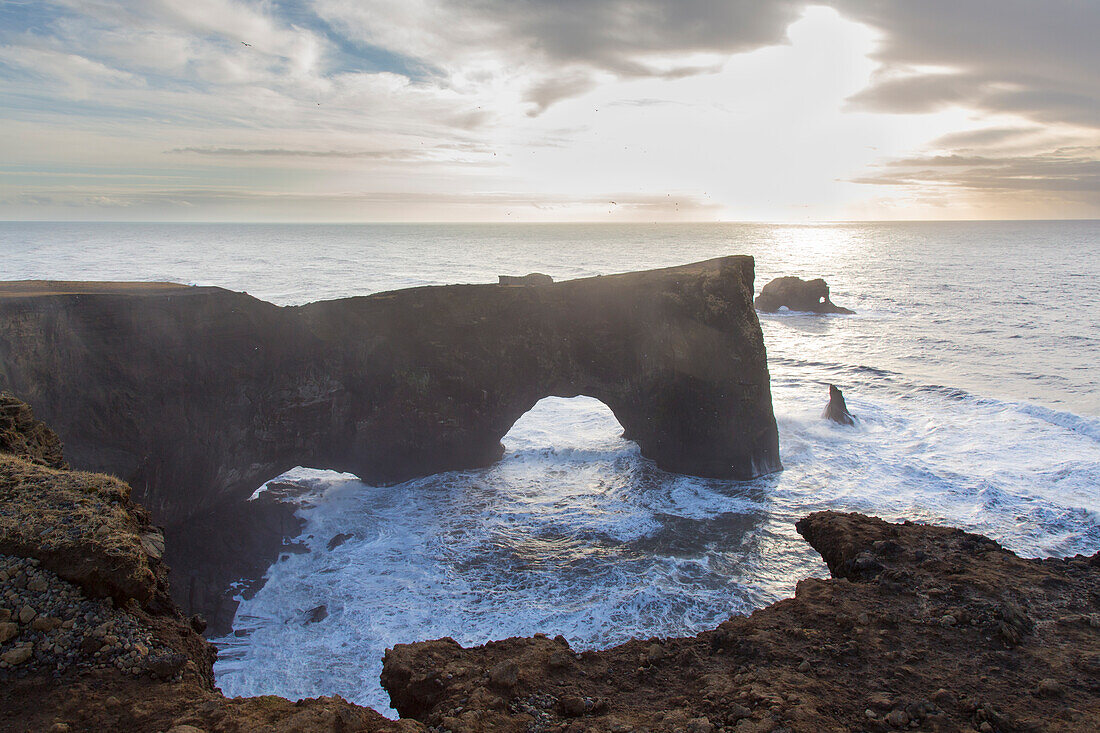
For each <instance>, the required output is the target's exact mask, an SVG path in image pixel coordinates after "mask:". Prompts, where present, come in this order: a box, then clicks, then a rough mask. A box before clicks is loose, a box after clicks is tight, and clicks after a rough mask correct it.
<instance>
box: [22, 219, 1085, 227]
mask: <svg viewBox="0 0 1100 733" xmlns="http://www.w3.org/2000/svg"><path fill="white" fill-rule="evenodd" d="M1009 222H1017V223H1027V222H1031V223H1044V222H1100V217H1086V218H1079V217H1073V218H1045V219H1031V218H1019V219H965V218H959V219H813V220H802V221H791V220H782V219H770V220H769V219H730V220H724V221H681V220H665V221H661V220H655V221H594V220H585V219H576V220H569V221H499V220H479V221H463V220H439V221H416V220H407V221H390V220H387V221H346V220H293V221H273V220H261V219H0V225H2V224H250V225H261V224H263V225H272V226H460V225H476V226H489V225H494V226H495V225H499V226H571V225H580V224H584V225H599V226H652V225H666V226H671V225H678V226H698V225H703V224H766V225H772V226H815V225H826V224H963V223H986V224H994V223H1009Z"/></svg>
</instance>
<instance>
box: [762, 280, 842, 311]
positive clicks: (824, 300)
mask: <svg viewBox="0 0 1100 733" xmlns="http://www.w3.org/2000/svg"><path fill="white" fill-rule="evenodd" d="M755 305H756V310H758V311H763V312H765V313H775V312H776V311H778V310H779V309H780V308H786V309H787V310H792V311H799V312H802V313H838V314H841V315H851V314H852V313H855V311H852V310H848V309H847V308H842V307H841V306H839V305H836V304H834V303H833V302H832V301H831V300H829V284H828V283H827V282H825V281H824V280H822V279H821V278H816V279H814V280H802V279H801V278H797V277H777V278H775V279H774V280H772V281H771V282H770V283H768V284H767V285H765V286H764V287H763V288H761V290H760V295H758V296H756V301H755Z"/></svg>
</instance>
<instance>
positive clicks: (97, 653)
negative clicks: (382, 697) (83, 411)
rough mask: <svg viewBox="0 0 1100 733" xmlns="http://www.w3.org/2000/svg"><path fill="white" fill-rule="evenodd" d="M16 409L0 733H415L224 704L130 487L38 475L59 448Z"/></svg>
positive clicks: (336, 701)
mask: <svg viewBox="0 0 1100 733" xmlns="http://www.w3.org/2000/svg"><path fill="white" fill-rule="evenodd" d="M7 404H8V405H14V404H15V403H14V401H11V400H9V401H7ZM20 409H21V414H22V415H23V416H24V417H25V418H27V419H25V420H22V421H21V422H20V425H21V426H22V428H23V429H20V430H17V431H13V433H15V432H18V433H20V434H19V435H17V436H16V437H17V438H19V440H16V441H8V442H7V443H5V445H4V453H3V454H2V455H0V485H2V489H0V491H2V493H0V519H2V521H0V548H2V549H0V730H3V731H27V732H30V731H34V732H35V733H38V732H40V731H56V732H58V733H61V732H64V731H74V732H75V731H96V732H97V733H98V732H99V731H135V733H144V732H146V731H148V732H150V733H152V732H153V731H169V730H172V731H176V733H185V732H186V733H194V731H196V730H197V731H259V730H271V731H327V732H332V733H336V732H337V731H339V732H341V733H343V732H345V731H365V732H372V731H406V732H412V731H422V730H423V726H421V725H420V724H419V723H416V722H415V721H391V720H387V719H385V718H383V717H382V716H381V715H379V714H378V713H377V712H375V711H373V710H369V709H366V708H361V707H358V706H356V705H352V704H350V703H348V702H346V701H344V700H342V699H341V698H339V697H321V698H314V699H308V700H300V701H297V702H292V701H290V700H286V699H283V698H279V697H274V696H264V697H254V698H235V699H227V698H226V697H224V696H223V695H222V694H221V693H220V692H219V691H218V690H217V689H216V688H215V687H214V675H213V662H214V650H213V647H212V646H210V645H209V644H207V643H206V642H205V641H204V640H203V639H202V638H201V637H200V636H199V635H198V633H197V631H196V630H195V628H194V627H195V625H196V624H195V623H193V622H192V620H190V619H187V618H186V617H184V616H183V615H182V614H181V613H180V611H179V609H178V608H177V607H176V606H174V605H173V604H172V603H171V601H170V600H168V599H167V598H166V596H164V594H163V583H162V581H163V576H164V573H165V571H166V568H164V567H163V565H162V564H161V563H160V561H159V559H158V555H159V554H160V553H161V552H162V551H163V545H161V544H160V543H159V542H152V541H149V540H146V541H145V542H142V538H143V537H144V535H143V534H142V532H143V531H144V530H145V529H147V528H148V515H147V513H146V512H145V510H144V509H142V508H141V507H139V506H137V505H135V504H134V503H133V502H130V501H129V499H128V496H129V493H130V492H129V487H127V486H125V485H124V484H121V482H119V481H118V480H117V479H114V478H109V477H105V476H97V475H94V474H84V473H80V472H72V471H64V470H57V469H49V468H46V467H44V466H42V465H40V464H39V463H36V462H34V461H35V460H37V456H38V452H37V450H36V449H35V446H36V445H38V444H46V445H53V444H55V442H56V441H57V437H56V436H49V435H46V434H45V432H44V431H48V428H45V426H44V425H42V424H41V423H38V422H37V421H34V420H33V418H32V416H30V412H29V408H27V407H26V405H21V406H20ZM11 445H15V446H29V447H28V448H27V450H26V452H21V453H13V452H8V451H9V450H10V449H9V446H11ZM50 527H52V528H54V530H55V532H56V533H57V534H60V535H62V536H63V538H62V539H61V540H54V539H50V536H51V534H53V533H46V532H45V528H50ZM35 532H38V537H39V538H40V539H39V542H38V544H36V543H35V540H34V536H35ZM139 548H140V549H139ZM70 580H71V581H72V582H69V581H70ZM199 625H200V626H201V624H199ZM188 726H190V727H188Z"/></svg>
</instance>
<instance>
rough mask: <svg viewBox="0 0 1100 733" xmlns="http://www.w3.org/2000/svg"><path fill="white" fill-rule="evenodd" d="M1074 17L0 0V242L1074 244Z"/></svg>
mask: <svg viewBox="0 0 1100 733" xmlns="http://www.w3.org/2000/svg"><path fill="white" fill-rule="evenodd" d="M1098 36H1100V1H1097V0H1043V1H1042V2H1039V1H1037V0H965V1H962V0H921V2H913V1H912V0H827V1H823V2H813V3H808V2H803V1H802V0H773V1H771V2H759V1H758V0H464V1H463V0H0V219H8V220H11V219H34V220H39V219H41V220H62V219H63V220H173V221H349V222H350V221H498V222H507V221H524V222H527V221H532V222H540V221H547V222H553V221H596V222H648V221H662V222H664V221H790V222H798V221H830V220H896V219H902V220H905V219H1036V218H1038V219H1048V218H1094V217H1100V73H1097V70H1098V69H1100V43H1098V42H1097V38H1098Z"/></svg>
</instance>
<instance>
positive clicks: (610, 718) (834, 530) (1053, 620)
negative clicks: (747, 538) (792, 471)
mask: <svg viewBox="0 0 1100 733" xmlns="http://www.w3.org/2000/svg"><path fill="white" fill-rule="evenodd" d="M798 530H799V532H800V533H801V534H802V535H803V536H804V537H805V538H806V539H807V540H808V541H809V542H810V544H811V545H813V547H814V548H815V549H816V550H818V552H820V553H821V555H822V557H824V558H825V561H826V562H827V564H828V566H829V569H830V571H831V572H832V575H833V578H832V579H831V580H817V579H807V580H804V581H802V582H800V583H799V584H798V587H797V590H796V593H795V597H794V598H791V599H788V600H784V601H781V602H779V603H776V604H774V605H772V606H769V607H768V608H765V609H763V610H760V611H757V612H756V613H754V614H753V615H752V616H750V617H736V618H732V619H730V620H729V621H726V622H725V623H723V624H721V625H720V626H719V627H718V628H717V629H716V630H714V631H708V632H704V633H701V634H699V635H698V636H696V637H694V638H686V639H650V640H648V641H640V640H639V641H632V642H629V643H627V644H623V645H621V646H618V647H615V648H612V649H608V650H605V651H599V652H584V653H581V654H575V653H574V652H573V651H572V650H571V649H570V648H569V646H568V644H567V643H566V642H565V640H564V639H561V638H558V639H548V638H545V637H538V636H536V637H534V638H530V639H519V638H516V639H507V640H505V641H500V642H493V643H489V644H486V645H484V646H481V647H475V648H470V649H463V648H462V647H460V646H459V645H458V644H456V643H455V642H453V641H452V640H450V639H443V640H439V641H431V642H422V643H418V644H410V645H399V646H397V647H396V648H395V649H393V650H391V651H389V652H388V653H387V655H386V659H385V667H384V670H383V673H382V681H383V685H384V686H385V687H386V688H387V689H388V690H389V692H390V695H391V698H392V700H393V703H394V705H395V706H396V707H397V709H398V710H399V711H400V712H401V714H402V715H405V716H412V717H415V718H416V719H418V720H421V721H423V722H425V723H427V724H429V725H433V726H438V727H440V728H442V729H446V730H451V731H455V732H459V731H571V732H572V731H577V732H580V731H590V730H595V731H628V730H630V731H654V732H655V731H683V732H685V733H686V732H692V733H707V732H713V731H783V730H787V731H806V732H807V733H810V732H814V733H816V732H818V731H860V730H865V731H890V730H902V729H905V730H925V731H930V730H940V731H1090V732H1091V731H1095V730H1097V729H1098V728H1100V554H1098V555H1096V556H1093V557H1091V558H1087V557H1080V556H1079V557H1075V558H1069V559H1066V560H1062V559H1048V560H1025V559H1022V558H1019V557H1017V556H1016V555H1014V554H1012V553H1011V552H1008V551H1007V550H1004V549H1002V548H1001V547H999V546H998V545H997V544H996V543H995V542H992V541H991V540H988V539H986V538H984V537H980V536H978V535H972V534H967V533H965V532H962V531H959V530H955V529H948V528H941V527H934V526H926V525H917V524H909V523H906V524H902V525H898V524H889V523H887V522H884V521H881V520H879V519H875V518H872V517H866V516H863V515H859V514H838V513H833V512H821V513H817V514H813V515H811V516H809V517H808V518H806V519H804V520H802V521H801V522H799V523H798Z"/></svg>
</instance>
